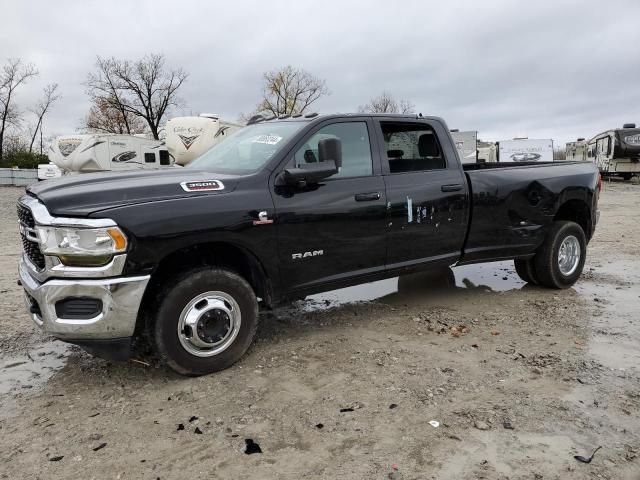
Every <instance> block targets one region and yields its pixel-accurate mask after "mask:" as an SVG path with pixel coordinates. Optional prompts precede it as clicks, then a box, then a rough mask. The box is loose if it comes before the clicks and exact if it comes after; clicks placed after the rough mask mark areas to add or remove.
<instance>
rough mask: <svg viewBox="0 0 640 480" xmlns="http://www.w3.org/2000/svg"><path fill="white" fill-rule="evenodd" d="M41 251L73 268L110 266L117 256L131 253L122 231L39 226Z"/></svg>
mask: <svg viewBox="0 0 640 480" xmlns="http://www.w3.org/2000/svg"><path fill="white" fill-rule="evenodd" d="M37 230H38V237H39V238H40V247H41V249H42V253H44V254H45V255H55V256H57V257H58V258H59V259H60V261H61V262H62V263H63V264H65V265H68V266H73V267H76V266H77V267H80V266H81V267H96V266H101V265H106V264H107V263H109V262H110V261H111V259H112V258H113V255H114V254H116V253H121V252H125V251H126V250H127V237H125V235H124V233H122V230H120V229H119V228H118V227H108V228H73V227H53V226H38V227H37Z"/></svg>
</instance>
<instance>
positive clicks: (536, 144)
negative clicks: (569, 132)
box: [498, 137, 553, 162]
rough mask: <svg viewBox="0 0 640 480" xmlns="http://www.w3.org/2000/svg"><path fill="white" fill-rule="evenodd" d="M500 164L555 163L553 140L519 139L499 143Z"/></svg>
mask: <svg viewBox="0 0 640 480" xmlns="http://www.w3.org/2000/svg"><path fill="white" fill-rule="evenodd" d="M498 161H499V162H553V140H551V139H535V138H526V137H518V138H514V139H513V140H500V141H499V142H498Z"/></svg>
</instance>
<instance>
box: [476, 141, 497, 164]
mask: <svg viewBox="0 0 640 480" xmlns="http://www.w3.org/2000/svg"><path fill="white" fill-rule="evenodd" d="M497 161H498V150H497V147H496V144H495V143H494V142H483V141H481V140H478V163H495V162H497Z"/></svg>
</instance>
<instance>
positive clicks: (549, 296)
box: [0, 182, 640, 480]
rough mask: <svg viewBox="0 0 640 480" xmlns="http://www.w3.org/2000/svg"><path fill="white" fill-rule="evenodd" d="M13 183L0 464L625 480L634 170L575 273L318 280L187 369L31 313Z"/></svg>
mask: <svg viewBox="0 0 640 480" xmlns="http://www.w3.org/2000/svg"><path fill="white" fill-rule="evenodd" d="M19 194H20V190H19V189H12V188H4V189H0V229H1V230H0V245H1V246H2V247H1V250H0V294H1V295H0V349H1V353H0V478H9V479H23V478H24V479H50V478H82V479H91V478H95V479H103V478H104V479H114V478H119V479H157V478H159V479H162V480H165V479H181V478H224V479H227V478H259V479H275V478H285V479H301V478H309V479H316V478H318V479H333V478H340V479H386V478H392V479H399V478H402V479H476V478H484V479H592V478H594V479H595V478H598V479H616V480H618V479H629V480H637V479H640V415H639V414H638V412H639V410H640V370H639V366H640V361H639V360H640V348H639V347H640V335H639V334H640V323H639V322H638V314H639V313H640V260H639V257H638V251H640V222H639V219H640V213H639V211H638V208H639V207H638V206H639V205H640V186H638V185H632V184H630V183H622V182H611V183H606V184H605V186H604V191H603V194H602V196H601V201H600V209H601V221H600V225H599V227H598V230H597V233H596V236H595V238H594V240H593V241H592V243H591V244H590V246H589V253H588V259H587V265H586V268H585V273H584V275H583V278H582V279H581V280H580V281H579V283H578V284H577V285H576V286H575V288H572V289H569V290H566V291H553V290H545V289H540V288H536V287H531V286H528V285H523V283H522V282H521V281H520V280H519V279H518V277H517V276H516V275H515V273H514V271H513V268H512V265H511V263H494V264H488V265H482V266H471V267H459V268H454V269H453V270H454V275H455V285H453V282H451V283H450V284H449V286H447V282H446V281H444V280H442V279H438V280H437V281H435V282H434V281H433V279H429V278H427V277H426V276H424V275H419V276H413V277H403V278H401V279H400V280H397V279H394V280H388V281H383V282H376V283H373V284H368V285H365V286H359V287H354V288H350V289H345V290H341V291H336V292H329V293H327V294H323V295H318V296H315V297H313V298H310V299H307V300H306V301H305V302H299V303H297V304H295V305H293V306H290V307H287V308H283V309H280V310H277V311H273V312H266V313H264V314H262V316H261V326H260V329H259V332H258V336H257V341H256V343H255V344H254V346H253V347H252V348H251V349H250V351H249V354H248V355H246V356H245V357H244V359H243V360H241V361H240V362H239V363H238V364H236V365H235V366H234V367H232V368H230V369H228V370H226V371H224V372H221V373H218V374H214V375H210V376H206V377H201V378H182V377H179V376H177V375H174V374H172V373H171V372H169V371H168V370H165V369H163V368H159V367H157V366H155V365H145V364H143V363H138V362H135V361H131V362H128V363H110V362H107V361H104V360H100V359H96V358H93V357H91V356H89V355H88V354H86V353H84V352H82V351H81V350H79V349H77V348H76V347H69V346H67V345H65V344H63V343H61V342H57V341H52V340H51V339H49V338H46V337H45V336H43V335H42V334H41V333H39V332H38V331H37V330H36V328H35V327H34V326H33V325H32V323H31V321H30V320H29V318H28V317H27V315H26V313H25V309H24V305H23V301H22V293H21V289H20V287H18V286H17V285H16V268H17V261H18V256H19V254H20V245H19V238H18V233H17V227H16V218H15V206H14V204H15V201H16V199H17V197H18V196H19ZM436 422H437V423H436ZM248 439H251V440H252V442H249V443H251V444H252V445H253V443H257V444H258V445H259V448H260V449H261V452H262V453H256V454H251V455H247V454H245V448H246V445H247V440H248ZM599 446H601V447H602V449H601V450H599V451H598V452H597V453H596V455H595V457H594V459H593V461H592V462H591V463H590V464H586V463H581V462H579V461H577V460H576V459H574V455H582V456H589V455H591V453H592V452H593V450H594V449H595V448H596V447H599ZM253 448H254V449H255V447H253Z"/></svg>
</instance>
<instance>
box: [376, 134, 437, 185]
mask: <svg viewBox="0 0 640 480" xmlns="http://www.w3.org/2000/svg"><path fill="white" fill-rule="evenodd" d="M380 126H381V127H382V136H383V139H384V149H385V152H386V156H387V160H388V161H389V171H390V172H391V173H401V172H416V171H424V170H438V169H443V168H447V164H446V162H445V159H444V156H443V155H442V149H441V148H440V142H438V138H437V137H436V134H435V132H434V131H433V130H432V129H431V127H429V126H428V125H425V124H422V123H392V122H382V123H381V124H380Z"/></svg>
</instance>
